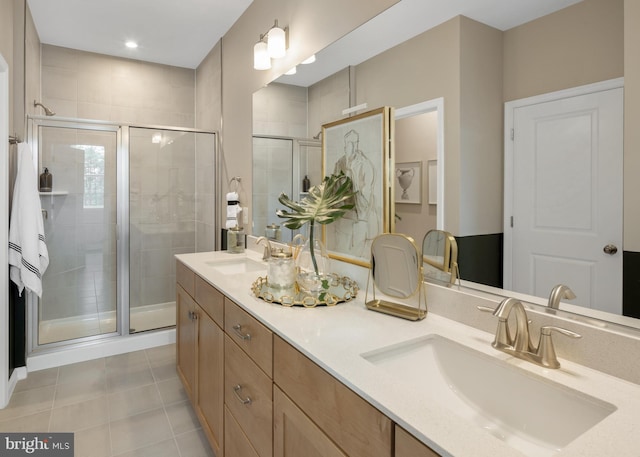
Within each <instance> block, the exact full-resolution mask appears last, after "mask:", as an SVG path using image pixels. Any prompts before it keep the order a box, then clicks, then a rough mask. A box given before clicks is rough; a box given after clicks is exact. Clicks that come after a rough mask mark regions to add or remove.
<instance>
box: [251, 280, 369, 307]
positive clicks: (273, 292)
mask: <svg viewBox="0 0 640 457" xmlns="http://www.w3.org/2000/svg"><path fill="white" fill-rule="evenodd" d="M267 279H268V278H267V277H264V278H263V277H259V278H258V279H256V280H255V281H254V282H253V284H252V286H251V290H252V291H253V293H254V295H255V296H256V297H258V298H261V299H262V300H264V301H266V302H268V303H278V304H280V305H282V306H305V307H307V308H313V307H315V306H325V305H326V306H334V305H337V304H338V303H343V302H348V301H351V300H353V299H354V298H356V295H357V293H358V285H357V284H356V282H355V281H354V280H353V279H351V278H347V277H346V276H338V275H337V274H333V273H332V274H329V275H327V276H326V279H327V281H326V285H327V288H324V289H321V290H320V291H319V293H318V294H317V297H316V294H312V293H309V292H306V291H304V290H302V289H301V288H300V287H299V286H298V284H297V283H296V284H295V285H294V287H292V288H291V289H289V290H286V289H285V290H283V289H275V288H272V287H270V286H269V282H268V280H267Z"/></svg>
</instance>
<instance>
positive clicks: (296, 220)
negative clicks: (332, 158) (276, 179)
mask: <svg viewBox="0 0 640 457" xmlns="http://www.w3.org/2000/svg"><path fill="white" fill-rule="evenodd" d="M355 195H356V192H354V191H353V182H352V181H351V178H349V177H348V176H345V175H344V173H342V172H341V173H340V174H337V175H335V174H334V175H331V176H325V178H324V179H323V180H322V182H321V183H320V184H319V185H317V186H313V187H311V188H310V189H309V193H308V194H307V196H306V197H305V198H303V199H302V200H301V201H300V202H296V201H293V200H291V199H290V198H289V197H288V196H287V195H286V194H285V193H284V192H283V193H281V194H280V197H278V201H279V202H280V203H281V204H282V205H283V206H285V207H286V208H288V209H285V210H282V209H280V210H277V211H276V215H277V216H278V217H281V218H284V219H287V220H286V221H285V222H284V226H285V227H287V228H290V229H292V230H295V229H299V228H300V227H302V226H303V225H304V224H306V223H307V222H310V221H314V222H317V223H318V224H330V223H331V222H334V221H335V220H337V219H340V218H341V217H342V216H344V215H345V214H346V213H347V212H348V211H350V210H352V209H353V208H354V206H355V205H354V201H353V197H354V196H355Z"/></svg>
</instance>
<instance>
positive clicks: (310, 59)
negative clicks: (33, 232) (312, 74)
mask: <svg viewBox="0 0 640 457" xmlns="http://www.w3.org/2000/svg"><path fill="white" fill-rule="evenodd" d="M315 61H316V55H315V54H311V57H308V58H306V59H305V60H303V61H302V64H303V65H307V64H310V63H313V62H315Z"/></svg>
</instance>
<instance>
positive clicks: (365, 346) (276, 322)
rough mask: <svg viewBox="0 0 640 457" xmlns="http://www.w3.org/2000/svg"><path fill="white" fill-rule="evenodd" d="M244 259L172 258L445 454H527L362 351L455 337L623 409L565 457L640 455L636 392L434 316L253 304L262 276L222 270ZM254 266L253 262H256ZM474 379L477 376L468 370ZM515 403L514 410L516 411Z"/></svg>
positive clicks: (213, 255)
mask: <svg viewBox="0 0 640 457" xmlns="http://www.w3.org/2000/svg"><path fill="white" fill-rule="evenodd" d="M243 257H247V258H248V259H250V260H254V261H257V262H261V260H260V255H258V254H257V253H255V252H253V251H247V252H245V253H242V254H229V253H227V252H226V251H217V252H206V253H196V254H181V255H177V256H176V258H177V259H178V260H179V261H181V262H182V263H184V264H185V265H186V266H188V267H189V268H190V269H192V270H193V271H194V272H196V273H197V274H198V275H200V276H201V277H202V278H204V279H205V280H206V281H207V282H209V283H210V284H211V285H213V286H215V287H216V288H217V289H218V290H220V291H221V292H223V293H224V294H225V295H226V296H228V297H229V298H231V299H232V300H233V301H234V302H236V303H237V304H238V305H240V306H241V307H242V308H243V309H245V310H246V311H247V312H248V313H250V314H251V315H252V316H254V317H255V318H256V319H257V320H259V321H260V322H262V323H263V324H264V325H266V326H267V327H268V328H270V329H271V330H272V331H273V332H274V333H275V334H277V335H279V336H280V337H282V338H283V339H284V340H286V341H287V342H289V343H290V344H292V345H293V346H294V347H295V348H296V349H298V350H299V351H300V352H302V353H303V354H305V355H306V356H307V357H309V358H310V359H311V360H313V361H314V362H315V363H317V364H318V365H319V366H321V367H322V368H323V369H325V370H326V371H328V372H329V373H331V374H332V375H333V376H334V377H336V378H337V379H338V380H340V381H341V382H342V383H344V384H345V385H346V386H348V387H349V388H350V389H352V390H353V391H354V392H356V393H357V394H359V395H360V396H361V397H363V398H364V399H365V400H367V401H368V402H370V403H371V404H372V405H373V406H375V407H376V408H378V409H379V410H380V411H382V412H383V413H384V414H386V415H387V416H388V417H389V418H391V419H392V420H393V421H394V422H396V423H397V424H399V425H400V426H401V427H403V428H404V429H406V430H407V431H409V432H410V433H412V434H413V435H414V436H415V437H416V438H418V439H419V440H420V441H422V442H423V443H425V444H426V445H428V446H429V447H431V448H432V449H433V450H434V451H436V452H438V453H439V454H441V455H443V456H460V457H463V456H465V457H466V456H470V455H473V456H475V457H481V456H486V457H501V456H504V457H506V456H509V457H511V456H514V455H524V454H522V453H521V452H519V451H517V450H515V449H514V448H513V447H511V446H509V445H508V444H507V443H506V442H504V441H502V440H501V439H498V438H496V437H494V436H493V435H492V434H491V433H489V432H488V431H486V430H484V429H482V428H481V427H479V426H477V425H475V424H473V423H471V422H470V421H468V420H466V419H463V418H462V417H459V416H458V415H456V414H455V412H453V411H451V409H449V408H447V406H446V405H443V404H442V403H441V402H439V400H438V398H436V397H435V396H434V395H433V394H432V393H430V392H429V390H428V389H425V388H423V386H421V382H420V379H411V380H406V381H402V380H400V381H399V380H398V379H396V377H394V376H393V374H392V373H387V372H385V371H384V370H381V369H380V368H379V367H377V366H376V365H374V364H372V363H371V362H369V361H368V360H366V359H365V358H363V357H362V356H361V354H363V353H367V352H369V351H372V350H375V349H378V348H381V347H385V346H388V345H391V344H395V343H400V342H404V341H407V340H410V339H413V338H419V337H421V336H424V335H429V334H436V335H441V336H443V337H446V338H447V339H449V340H453V341H456V342H458V343H460V344H463V345H465V346H468V347H471V348H473V349H475V350H476V351H479V352H481V353H484V354H486V355H488V356H490V357H493V358H495V359H498V360H503V361H506V363H508V364H511V365H515V366H518V367H520V368H521V369H522V370H524V371H525V372H527V373H531V374H533V375H535V376H539V377H541V378H544V379H546V380H549V381H553V382H556V383H559V384H562V385H564V386H566V387H569V388H572V389H575V390H577V391H579V392H582V393H584V394H587V395H590V396H593V397H596V398H597V399H599V400H602V401H604V402H608V403H610V404H612V405H614V406H615V407H616V408H617V409H616V410H615V411H614V412H613V413H612V414H610V415H609V416H608V417H606V418H605V419H604V420H602V421H601V422H599V423H598V424H596V425H595V426H594V427H592V428H591V429H589V430H588V431H587V432H586V433H584V434H583V435H581V436H579V437H578V438H576V439H575V440H574V441H572V442H571V443H569V444H568V445H567V446H566V447H564V448H563V449H562V450H561V451H560V452H557V453H553V451H550V452H549V453H547V454H543V455H551V454H553V455H554V456H555V455H557V456H559V457H585V456H599V457H600V456H605V455H616V456H618V457H620V456H636V457H637V456H638V455H639V452H640V451H639V449H640V434H638V430H640V386H639V385H637V384H633V383H631V382H627V381H624V380H621V379H619V378H616V377H613V376H610V375H607V374H605V373H602V372H599V371H596V370H593V369H590V368H587V367H584V366H581V365H578V364H575V363H572V362H571V361H568V360H562V359H561V363H562V367H561V368H560V369H558V370H551V369H545V368H542V367H538V366H536V365H534V364H532V363H529V362H525V361H523V360H520V359H516V358H513V357H511V356H509V355H507V354H504V353H502V352H499V351H496V350H495V349H493V348H492V347H491V342H492V341H493V335H492V334H489V333H486V332H483V331H480V330H477V329H475V328H472V327H469V326H466V325H463V324H461V323H459V322H456V321H453V320H450V319H446V318H444V317H442V316H439V315H437V314H434V313H429V314H428V315H427V317H426V319H424V320H422V321H419V322H411V321H406V320H403V319H398V318H394V317H391V316H387V315H383V314H380V313H375V312H371V311H369V310H367V309H366V308H365V306H364V295H365V292H364V290H363V289H364V287H365V285H366V284H360V286H361V288H362V289H361V290H360V292H359V293H358V297H357V298H356V299H355V300H353V301H351V302H348V303H343V304H339V305H337V306H331V307H325V306H323V307H316V308H304V307H284V306H281V305H279V304H271V303H267V302H265V301H263V300H261V299H258V298H256V297H255V296H254V295H253V294H252V292H251V284H252V282H253V281H254V280H255V279H256V278H257V277H258V276H265V275H266V264H264V271H253V272H247V273H236V274H232V275H231V274H224V273H222V271H223V270H222V269H220V268H216V265H222V264H223V263H224V262H229V261H232V262H233V261H238V260H240V259H242V258H243ZM254 265H255V264H254ZM469 376H473V373H469ZM514 407H517V405H514Z"/></svg>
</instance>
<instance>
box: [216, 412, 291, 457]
mask: <svg viewBox="0 0 640 457" xmlns="http://www.w3.org/2000/svg"><path fill="white" fill-rule="evenodd" d="M216 455H218V454H216ZM224 457H259V456H258V453H257V452H256V450H255V449H254V448H253V446H251V443H250V442H249V438H247V435H245V434H244V432H243V431H242V428H240V425H239V424H238V422H237V421H236V419H235V418H234V417H233V414H231V413H230V412H229V410H228V409H227V408H225V409H224ZM301 457H302V456H301Z"/></svg>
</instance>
